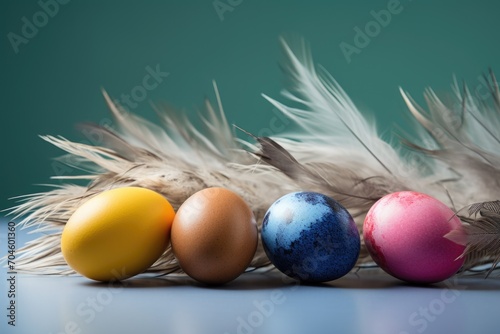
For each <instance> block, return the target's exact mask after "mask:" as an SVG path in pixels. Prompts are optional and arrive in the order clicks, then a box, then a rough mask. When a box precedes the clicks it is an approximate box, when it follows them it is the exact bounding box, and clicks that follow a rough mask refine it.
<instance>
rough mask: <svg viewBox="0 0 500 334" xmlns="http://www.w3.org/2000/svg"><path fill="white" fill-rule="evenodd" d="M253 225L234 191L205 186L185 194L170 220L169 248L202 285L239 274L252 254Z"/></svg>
mask: <svg viewBox="0 0 500 334" xmlns="http://www.w3.org/2000/svg"><path fill="white" fill-rule="evenodd" d="M257 242H258V231H257V224H256V222H255V218H254V215H253V213H252V210H251V209H250V208H249V207H248V205H247V204H246V203H245V201H244V200H243V199H242V198H241V197H240V196H239V195H237V194H235V193H234V192H232V191H230V190H228V189H224V188H207V189H204V190H201V191H199V192H197V193H195V194H193V195H192V196H191V197H189V198H188V199H187V200H186V201H185V202H184V203H183V204H182V205H181V207H180V208H179V210H177V214H176V216H175V219H174V221H173V223H172V250H173V252H174V255H175V256H176V258H177V260H178V261H179V265H180V266H181V268H182V270H183V271H184V272H185V273H186V274H188V275H189V276H190V277H192V278H194V279H195V280H197V281H199V282H201V283H205V284H224V283H227V282H230V281H232V280H234V279H235V278H237V277H238V276H239V275H241V274H242V273H243V272H244V271H245V269H246V268H247V267H248V265H249V264H250V262H251V261H252V258H253V256H254V255H255V250H256V249H257Z"/></svg>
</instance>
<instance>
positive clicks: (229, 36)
mask: <svg viewBox="0 0 500 334" xmlns="http://www.w3.org/2000/svg"><path fill="white" fill-rule="evenodd" d="M224 2H225V3H227V1H224ZM233 3H234V2H233ZM387 3H388V1H347V0H345V1H326V0H325V1H319V0H318V1H250V0H243V1H242V2H241V4H239V5H238V6H236V7H234V8H233V10H232V11H228V12H225V13H224V20H223V21H221V20H220V19H219V16H218V15H217V12H216V10H215V9H214V6H213V1H78V0H73V1H70V2H69V3H68V4H66V5H61V6H60V8H59V13H57V15H55V16H54V17H53V18H50V19H49V21H48V23H47V24H46V25H45V26H44V27H42V28H40V29H39V32H38V34H37V35H36V36H35V37H33V38H32V39H30V40H29V42H28V43H27V44H26V45H20V47H19V53H18V54H15V52H14V51H13V49H12V47H11V45H10V42H9V40H8V38H7V34H8V33H9V32H14V33H16V34H20V33H21V27H22V25H23V22H22V21H21V19H22V17H24V16H26V17H27V18H28V19H29V20H30V21H32V16H33V15H34V14H35V13H36V12H38V11H40V10H41V8H40V5H39V4H38V3H37V2H36V1H32V0H30V1H16V0H4V1H2V4H1V6H2V9H1V11H0V25H1V26H0V27H1V36H2V39H1V57H0V59H1V61H0V66H1V72H0V73H1V79H0V80H1V82H0V84H1V87H0V88H1V89H0V92H1V100H0V105H1V116H0V117H1V118H0V124H1V126H2V128H1V131H0V145H1V146H0V147H1V157H2V160H1V178H0V182H1V184H0V208H6V207H8V206H11V205H13V204H14V202H13V201H8V200H7V198H9V197H12V196H16V195H22V194H26V193H30V192H35V191H41V190H44V189H45V188H43V187H40V186H36V184H44V183H58V182H59V181H51V180H50V179H49V177H50V176H51V175H54V174H55V172H54V170H53V166H52V159H53V158H55V157H57V156H59V155H60V154H61V153H62V152H60V151H59V150H57V149H55V148H53V147H51V145H49V144H47V143H45V142H44V141H42V140H41V139H40V138H38V137H37V135H39V134H53V135H62V136H65V137H68V138H70V139H77V140H84V138H83V137H82V135H81V134H79V133H78V131H77V130H75V128H74V125H75V124H76V123H78V122H82V121H92V122H97V123H99V122H107V121H108V119H109V114H108V111H107V108H106V106H105V103H104V100H103V98H102V95H101V93H100V89H101V87H103V88H105V89H106V90H108V92H109V93H110V94H111V95H113V96H114V97H119V96H120V95H121V94H122V93H130V91H131V89H133V88H134V87H135V86H137V85H140V84H141V83H142V79H143V77H144V76H145V75H146V74H147V72H146V70H145V68H146V67H147V66H150V67H152V68H154V67H155V66H156V64H159V65H160V68H161V70H162V71H165V72H169V73H170V75H169V77H168V78H166V79H165V80H164V81H163V82H162V83H161V84H160V85H159V86H158V87H157V88H156V89H154V90H152V91H150V92H148V95H147V99H146V100H145V101H143V102H141V103H139V105H138V106H137V108H135V109H133V111H134V112H136V113H138V114H140V115H142V116H144V117H147V118H150V119H154V111H153V110H152V109H151V107H150V105H149V103H148V101H154V102H168V103H169V104H171V105H173V106H175V107H177V108H179V109H180V110H181V112H188V113H191V114H194V113H195V112H196V111H197V110H198V109H199V107H200V106H201V105H202V102H203V99H204V98H205V96H208V97H209V98H212V99H213V98H214V94H213V88H212V79H215V80H216V81H217V83H218V86H219V89H220V93H221V96H222V101H223V104H224V107H225V110H226V112H227V114H228V119H229V121H230V122H232V123H236V124H238V125H240V126H242V127H244V128H245V129H247V130H249V131H252V132H255V133H258V132H259V130H260V129H262V128H263V127H265V126H268V124H269V120H270V119H271V118H272V117H273V113H272V107H271V106H270V105H269V104H268V103H267V102H266V101H265V100H264V99H263V98H262V97H261V96H260V94H261V93H266V94H268V95H270V96H272V97H276V98H280V97H279V92H280V90H281V89H282V88H284V87H285V83H286V80H284V76H283V75H282V73H281V70H280V67H279V66H278V63H279V61H280V60H282V58H283V57H282V56H283V55H282V53H281V50H280V46H279V43H278V37H279V36H281V35H284V36H289V37H290V36H291V37H292V38H294V37H304V38H305V39H306V41H308V43H309V44H310V45H311V48H312V52H313V55H314V57H315V61H316V62H317V63H320V64H322V65H323V66H325V67H326V68H327V69H328V70H329V71H330V72H331V73H332V74H333V75H334V77H335V78H336V79H337V80H338V81H339V82H340V84H341V85H342V86H343V87H344V88H345V90H346V91H347V92H348V93H349V94H350V95H351V97H352V98H353V99H354V101H355V102H356V103H357V105H358V106H359V107H360V108H361V109H362V110H364V111H366V112H368V113H373V114H375V115H376V119H377V122H378V124H379V128H380V130H381V131H382V132H387V131H390V129H393V128H394V124H398V125H399V126H401V127H403V128H405V127H407V126H408V125H407V124H408V123H407V121H406V117H407V116H406V115H407V113H406V109H405V107H404V105H403V102H402V100H401V97H400V96H399V92H398V86H402V87H404V88H405V89H406V90H408V91H409V92H410V93H411V94H412V95H413V96H414V97H416V98H417V100H418V101H422V98H421V94H422V92H423V89H424V88H425V87H427V86H432V87H433V88H435V89H436V90H437V91H438V92H445V91H449V87H450V83H451V81H452V76H453V74H455V75H457V78H459V79H460V80H462V79H464V80H466V81H467V82H468V83H469V84H470V86H471V87H472V88H474V87H479V88H481V87H480V85H481V81H480V80H479V79H478V78H479V76H480V75H481V74H482V73H483V72H485V71H487V69H488V67H490V66H491V67H492V68H493V69H494V70H497V71H498V68H500V46H499V43H498V40H499V39H498V31H499V25H500V24H499V20H498V15H499V13H500V2H498V1H494V0H491V1H451V0H450V1H439V2H438V1H431V0H413V1H409V0H406V1H401V5H402V7H403V10H402V12H401V13H400V14H398V15H394V16H393V17H392V20H391V22H390V24H389V25H388V26H387V27H384V28H382V30H381V32H380V34H379V35H378V36H376V37H374V38H372V40H371V42H370V44H369V45H368V46H367V47H366V48H364V49H362V51H361V53H360V54H359V55H353V57H352V62H351V63H349V64H348V63H347V62H346V60H345V59H344V56H343V54H342V52H341V50H340V48H339V44H340V43H341V42H342V41H344V42H347V43H350V44H353V38H354V34H355V33H354V30H353V28H354V27H355V26H359V27H361V28H363V27H364V25H365V24H366V23H368V22H369V21H371V20H373V17H372V16H371V14H370V11H372V10H375V11H379V10H381V9H386V8H387ZM281 100H282V99H281Z"/></svg>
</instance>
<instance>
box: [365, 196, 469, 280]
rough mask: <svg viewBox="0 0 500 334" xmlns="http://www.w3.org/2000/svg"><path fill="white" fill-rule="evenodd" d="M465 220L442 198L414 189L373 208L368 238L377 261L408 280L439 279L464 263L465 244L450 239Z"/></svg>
mask: <svg viewBox="0 0 500 334" xmlns="http://www.w3.org/2000/svg"><path fill="white" fill-rule="evenodd" d="M457 229H458V230H462V231H463V227H462V223H461V222H460V219H459V218H458V217H457V216H455V214H454V212H453V211H452V210H451V209H450V208H448V207H447V206H446V205H445V204H443V203H442V202H440V201H438V200H437V199H435V198H433V197H430V196H428V195H425V194H421V193H418V192H414V191H402V192H396V193H392V194H389V195H386V196H384V197H382V198H381V199H380V200H378V201H377V202H376V203H375V204H374V205H373V206H372V207H371V209H370V211H368V214H367V215H366V218H365V221H364V226H363V237H364V240H365V243H366V247H367V249H368V251H369V252H370V255H371V256H372V258H373V260H374V261H375V262H376V263H377V264H378V265H379V266H380V267H381V268H382V269H384V270H385V271H386V272H387V273H389V274H390V275H392V276H394V277H396V278H399V279H401V280H404V281H408V282H414V283H434V282H439V281H442V280H445V279H447V278H449V277H451V276H453V275H454V274H455V273H456V272H457V271H458V270H459V269H460V267H461V266H462V265H463V262H464V259H463V258H458V257H459V256H460V255H462V253H463V251H464V249H465V246H463V245H459V244H456V243H454V242H453V241H450V240H448V239H446V238H445V237H444V236H445V235H446V234H447V233H449V232H450V231H452V230H457Z"/></svg>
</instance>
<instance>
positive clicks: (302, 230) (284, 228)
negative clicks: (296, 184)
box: [261, 192, 360, 282]
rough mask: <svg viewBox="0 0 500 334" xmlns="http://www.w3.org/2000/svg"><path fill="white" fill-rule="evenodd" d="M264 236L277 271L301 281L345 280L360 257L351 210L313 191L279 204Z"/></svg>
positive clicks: (265, 223) (293, 195) (264, 227)
mask: <svg viewBox="0 0 500 334" xmlns="http://www.w3.org/2000/svg"><path fill="white" fill-rule="evenodd" d="M261 237H262V243H263V245H264V249H265V251H266V254H267V256H268V257H269V259H270V260H271V262H272V263H273V264H274V265H275V266H276V268H278V269H279V270H280V271H282V272H283V273H285V274H287V275H288V276H291V277H293V278H297V279H300V280H302V281H309V282H326V281H331V280H334V279H337V278H339V277H342V276H344V275H345V274H347V273H348V272H349V271H350V270H351V269H352V268H353V266H354V265H355V263H356V260H357V259H358V256H359V249H360V239H359V232H358V230H357V228H356V224H355V223H354V220H353V219H352V217H351V215H350V214H349V212H348V211H347V210H346V209H345V208H344V207H343V206H342V205H340V204H339V203H338V202H336V201H335V200H333V199H331V198H330V197H328V196H325V195H322V194H318V193H314V192H295V193H291V194H288V195H285V196H283V197H281V198H280V199H278V200H277V201H276V202H274V204H273V205H271V207H270V208H269V210H268V211H267V213H266V215H265V216H264V220H263V222H262V232H261Z"/></svg>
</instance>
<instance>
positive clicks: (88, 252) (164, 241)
mask: <svg viewBox="0 0 500 334" xmlns="http://www.w3.org/2000/svg"><path fill="white" fill-rule="evenodd" d="M174 215H175V213H174V209H173V208H172V206H171V205H170V203H169V202H168V201H167V200H166V199H165V198H164V197H163V196H162V195H160V194H159V193H157V192H154V191H152V190H149V189H145V188H137V187H125V188H116V189H113V190H108V191H104V192H102V193H100V194H99V195H96V196H95V197H93V198H91V199H90V200H88V201H87V202H85V203H84V204H83V205H82V206H80V207H79V208H78V209H77V210H76V211H75V212H74V213H73V215H72V216H71V218H70V219H69V220H68V222H67V224H66V226H65V228H64V231H63V233H62V237H61V250H62V254H63V256H64V259H65V260H66V262H67V263H68V265H69V266H70V267H71V268H73V269H74V270H75V271H77V272H78V273H80V274H82V275H83V276H86V277H88V278H90V279H94V280H97V281H114V280H122V279H125V278H128V277H132V276H134V275H137V274H139V273H141V272H143V271H144V270H146V269H147V268H149V267H150V266H151V265H152V264H153V263H154V262H155V261H156V260H157V259H158V258H159V257H160V256H161V255H162V253H163V252H164V251H165V249H166V247H167V246H168V244H169V241H170V228H171V225H172V221H173V219H174Z"/></svg>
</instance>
